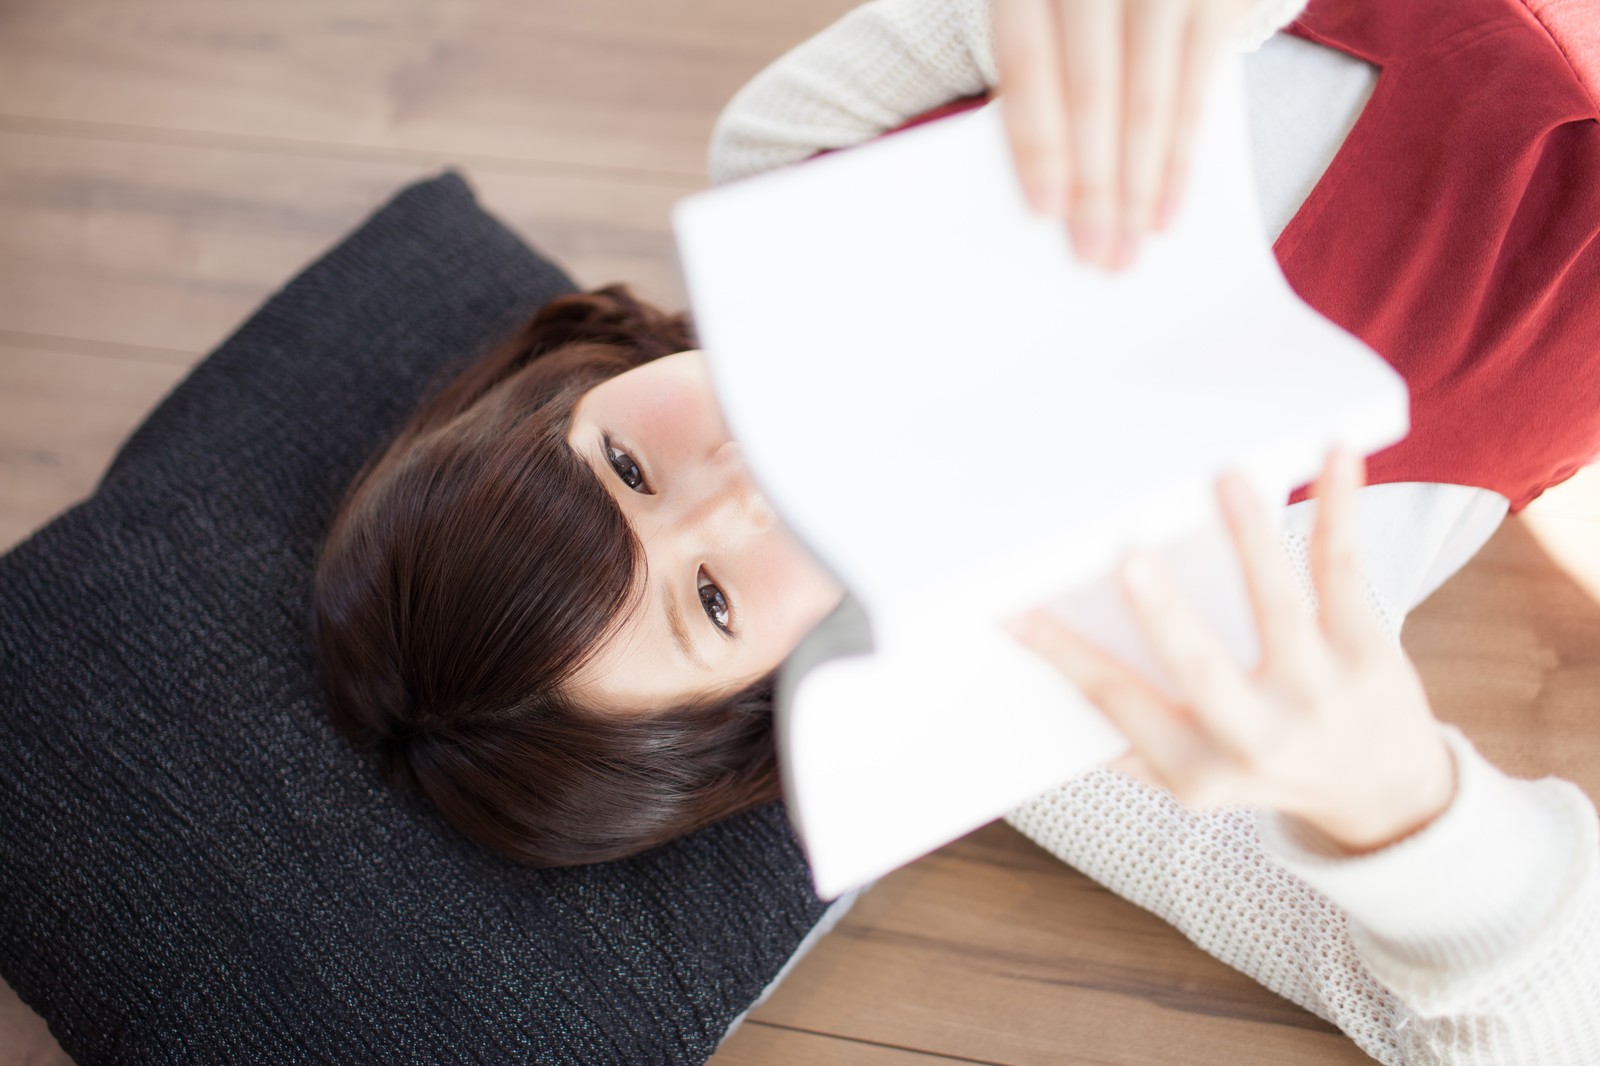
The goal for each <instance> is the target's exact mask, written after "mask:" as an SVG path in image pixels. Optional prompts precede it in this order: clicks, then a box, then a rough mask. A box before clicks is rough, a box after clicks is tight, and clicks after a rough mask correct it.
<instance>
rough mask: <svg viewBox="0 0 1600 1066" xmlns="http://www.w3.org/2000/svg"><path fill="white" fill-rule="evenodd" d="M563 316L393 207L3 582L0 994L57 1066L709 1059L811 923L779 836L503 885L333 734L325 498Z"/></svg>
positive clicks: (754, 834) (520, 266)
mask: <svg viewBox="0 0 1600 1066" xmlns="http://www.w3.org/2000/svg"><path fill="white" fill-rule="evenodd" d="M572 288H573V286H572V283H571V281H569V280H568V279H567V277H566V276H565V275H564V274H562V273H561V271H559V270H558V269H556V268H555V267H553V266H551V265H550V264H549V263H547V262H545V261H544V260H542V259H540V258H539V257H538V256H536V255H535V254H533V253H531V252H530V251H529V250H528V249H527V248H526V247H525V246H524V245H522V244H521V243H520V242H519V241H518V240H517V239H516V238H515V237H514V236H513V235H512V234H511V233H510V232H509V231H508V230H506V229H505V228H504V227H503V226H501V225H500V224H499V223H497V222H496V221H494V220H493V219H491V218H490V217H489V216H487V215H486V214H484V213H483V212H482V211H481V210H479V208H478V207H477V206H476V204H475V203H474V201H473V198H472V194H471V193H470V191H469V190H468V188H467V187H466V185H465V184H464V183H463V182H462V180H461V179H460V178H459V177H456V176H453V175H446V176H444V177H441V178H439V179H437V180H434V181H430V182H426V183H423V184H420V185H417V186H414V187H412V188H410V189H408V190H406V191H404V192H403V193H401V194H400V195H399V196H398V197H397V198H396V199H395V200H394V202H392V203H391V204H389V205H388V206H387V207H385V208H383V209H382V210H380V211H379V212H378V213H377V214H376V215H375V216H374V217H373V218H372V219H371V220H369V221H368V222H367V223H366V224H365V225H364V226H362V227H361V228H360V229H359V230H358V231H357V232H356V233H354V234H353V235H352V236H350V237H349V238H348V239H347V240H345V241H344V242H343V243H342V244H341V245H339V246H338V247H337V248H335V249H334V250H333V251H332V252H330V253H329V254H328V255H327V256H326V257H325V258H324V259H322V260H321V261H320V262H317V263H315V264H314V265H312V266H311V267H309V268H308V269H307V270H306V271H305V272H304V273H303V274H301V275H300V276H299V277H298V278H296V279H295V280H293V281H292V282H290V283H289V284H288V286H286V287H285V288H284V289H283V291H281V292H280V293H278V294H277V295H276V296H274V297H273V298H272V299H271V300H270V301H269V302H268V303H267V304H266V305H265V306H264V307H263V308H261V310H260V311H258V312H257V313H256V314H255V316H254V317H252V318H251V319H250V320H249V321H248V322H247V323H245V325H244V326H243V327H241V328H240V330H239V331H238V332H237V333H236V334H235V335H234V336H232V337H231V338H229V339H228V340H227V341H226V342H225V343H224V344H223V345H222V346H221V347H220V348H219V349H218V350H217V351H216V352H215V353H214V354H212V355H211V356H210V357H209V358H208V359H206V360H205V362H203V363H202V364H201V365H200V366H199V367H197V368H196V369H195V371H194V372H193V373H192V374H191V375H190V376H189V377H188V378H187V379H186V380H185V381H184V382H183V383H182V384H181V385H179V386H178V388H177V389H176V391H175V392H174V393H173V394H172V395H171V396H170V397H169V398H167V399H166V400H165V401H164V402H163V403H162V404H161V406H160V407H159V408H158V409H157V410H156V411H155V412H154V414H152V415H151V416H150V418H149V419H148V421H147V422H146V423H145V424H144V425H143V426H142V427H141V428H140V429H139V430H138V431H137V432H136V433H135V434H134V435H133V437H132V439H131V440H130V441H128V443H127V445H126V446H125V447H124V448H123V449H122V451H121V453H120V454H119V455H118V457H117V459H116V460H115V462H114V463H113V465H112V467H111V470H110V472H109V473H108V474H107V476H106V478H105V480H104V482H103V483H102V485H101V486H100V487H99V489H98V490H97V491H96V493H95V494H94V495H93V496H92V497H91V498H90V499H89V500H88V501H86V502H85V503H83V504H82V505H80V506H78V507H76V508H75V509H73V510H72V511H70V512H68V513H67V514H65V515H63V516H62V517H60V518H59V519H57V520H56V521H55V522H53V523H51V524H50V525H49V526H48V527H46V528H45V529H44V530H43V531H41V532H40V533H38V534H37V535H35V536H34V537H32V538H31V539H29V540H28V541H26V542H25V543H23V544H22V545H20V546H19V547H17V548H16V549H15V550H14V551H12V552H11V553H10V554H8V555H6V556H5V557H3V558H0V973H3V974H4V976H5V978H6V980H7V981H9V982H10V983H11V984H12V985H13V986H14V987H15V988H16V990H17V992H18V993H19V994H20V995H21V997H22V999H23V1001H24V1002H26V1003H28V1004H29V1005H30V1006H31V1007H33V1009H35V1010H36V1011H38V1012H39V1013H40V1014H42V1015H43V1016H44V1017H45V1018H46V1019H47V1020H48V1022H49V1023H50V1027H51V1030H52V1032H53V1033H54V1034H55V1036H56V1037H57V1039H58V1040H59V1041H60V1042H61V1045H62V1047H63V1048H64V1049H65V1050H66V1052H67V1053H68V1054H69V1055H71V1056H72V1057H73V1058H74V1059H75V1060H77V1061H78V1062H80V1063H84V1064H93V1063H113V1062H115V1063H197V1062H207V1063H212V1062H216V1063H223V1062H240V1063H274V1064H279V1063H333V1062H337V1063H404V1062H429V1063H435V1062H437V1063H448V1062H484V1061H493V1062H507V1061H519V1062H521V1061H529V1062H540V1063H583V1064H586V1066H587V1064H596V1063H626V1064H638V1063H666V1062H701V1061H704V1060H705V1059H706V1058H707V1057H708V1056H709V1055H710V1053H711V1051H712V1050H713V1049H714V1047H715V1046H716V1044H717V1042H718V1040H719V1039H720V1038H721V1036H722V1035H723V1033H724V1032H725V1031H726V1030H727V1028H728V1025H729V1023H730V1022H731V1021H732V1020H733V1019H734V1018H735V1017H736V1016H738V1015H739V1014H740V1013H741V1012H742V1011H743V1010H744V1009H745V1008H746V1007H747V1006H748V1005H749V1004H750V1003H751V1002H753V1001H754V1000H755V998H756V997H757V995H758V994H760V992H761V990H762V989H763V988H764V987H765V986H766V985H767V983H768V982H769V981H770V980H771V979H772V978H773V977H774V975H776V974H777V973H778V972H779V970H780V969H781V968H782V967H783V965H784V963H785V962H786V960H788V959H789V957H790V956H791V954H792V953H793V952H794V951H795V949H796V946H797V945H798V944H799V943H800V941H801V939H802V938H803V937H804V936H805V934H806V933H807V931H808V930H809V929H810V928H811V927H812V926H813V925H814V923H815V922H816V921H817V919H818V918H819V916H820V915H821V914H822V912H823V907H822V905H821V904H820V903H819V902H818V901H817V900H816V899H815V897H814V896H813V894H812V892H811V888H810V882H809V878H808V876H807V873H806V869H805V864H804V860H803V858H802V856H801V853H800V851H799V849H798V847H797V846H796V843H795V841H794V840H793V838H792V836H791V834H790V831H789V829H788V826H787V823H786V820H785V818H784V815H783V812H782V811H781V809H779V808H777V807H768V808H765V809H762V810H758V811H755V812H753V813H751V814H748V815H745V816H742V817H739V818H736V819H733V820H731V821H728V822H726V823H723V824H721V825H718V826H714V827H712V828H710V829H708V830H705V831H704V832H701V833H697V834H695V835H693V836H691V837H689V838H687V839H684V840H682V841H679V842H678V843H676V844H673V845H671V846H669V847H665V848H661V849H658V850H655V851H653V852H650V853H649V854H646V855H643V856H640V857H638V858H636V859H633V860H630V861H627V862H619V863H612V864H606V865H600V866H591V867H584V868H576V869H565V870H532V869H526V868H522V867H519V866H516V865H514V864H512V863H510V862H508V861H505V860H502V859H500V858H498V857H496V856H494V855H491V854H489V853H487V852H485V851H482V850H480V849H478V848H477V847H475V846H473V845H471V844H469V843H467V842H466V841H464V840H463V839H461V838H460V837H458V836H457V835H456V834H455V833H454V832H453V831H452V830H451V829H450V828H449V827H448V826H447V825H446V824H445V823H444V822H443V820H442V819H441V818H440V817H439V816H437V815H436V814H435V813H434V811H433V810H432V809H431V808H429V807H427V806H426V805H424V804H422V803H420V802H418V801H414V800H411V799H408V798H406V797H404V796H402V795H399V794H396V793H395V792H393V791H391V790H390V789H388V788H386V787H385V786H384V785H383V784H382V783H381V782H380V780H379V777H378V775H377V773H376V772H375V770H374V768H373V767H372V766H370V765H368V764H367V763H366V762H365V761H363V760H362V759H361V758H360V757H358V756H357V755H355V754H354V753H353V752H352V751H351V750H350V749H349V748H348V747H347V746H346V745H345V744H344V743H343V741H342V740H341V739H340V738H339V737H338V736H337V735H336V734H335V733H334V731H333V729H332V728H331V726H330V724H329V722H328V720H327V716H326V713H325V711H324V706H323V701H322V696H321V693H320V689H319V686H318V682H317V678H316V675H315V668H314V659H313V650H312V645H311V642H310V638H309V632H308V620H309V618H310V606H309V599H310V584H311V571H312V560H313V557H314V554H315V551H316V548H317V544H318V542H319V540H320V538H321V535H322V531H323V528H324V526H325V525H326V523H327V521H328V520H329V518H330V517H331V515H332V513H333V510H334V507H335V505H336V503H337V501H338V499H339V496H340V494H341V492H342V491H343V489H344V486H345V485H346V484H347V483H348V482H349V481H350V480H351V478H352V476H353V475H354V474H355V472H356V470H357V469H358V467H359V466H360V465H361V463H362V462H363V461H364V460H365V458H366V457H367V456H368V455H369V454H370V453H371V452H372V451H373V450H374V448H375V447H377V446H378V445H379V444H380V443H381V442H382V441H383V440H384V439H385V438H386V436H387V435H388V434H389V433H391V432H392V431H393V430H394V429H395V428H396V427H397V426H398V424H399V423H400V422H401V421H402V420H403V419H404V417H405V415H406V414H407V412H408V411H409V410H410V409H411V408H412V407H413V406H414V405H415V404H416V402H417V400H418V398H419V396H420V395H421V394H422V393H423V391H424V389H425V388H427V387H428V385H429V383H430V382H432V381H434V380H435V379H436V378H437V377H438V375H439V372H440V371H441V368H444V367H446V366H447V365H448V364H452V363H454V362H455V361H457V360H461V359H464V358H466V357H470V356H471V355H473V354H475V353H478V352H481V351H483V350H485V349H486V347H487V346H488V345H489V344H491V343H492V342H493V341H494V340H495V339H497V338H498V337H499V336H500V335H502V334H503V333H505V332H506V331H507V330H508V329H509V328H510V327H511V326H512V325H513V324H514V323H516V322H518V321H520V320H521V319H523V318H525V317H526V316H527V315H528V314H529V313H530V312H531V311H532V310H534V309H535V308H536V307H538V306H539V305H540V304H541V303H543V302H544V301H545V300H547V299H549V298H550V297H552V296H554V295H557V294H559V293H563V292H568V291H571V290H572Z"/></svg>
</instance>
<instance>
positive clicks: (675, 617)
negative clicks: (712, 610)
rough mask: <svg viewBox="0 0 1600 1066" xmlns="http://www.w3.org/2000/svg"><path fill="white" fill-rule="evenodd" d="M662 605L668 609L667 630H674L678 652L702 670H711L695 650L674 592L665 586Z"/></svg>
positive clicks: (709, 665)
mask: <svg viewBox="0 0 1600 1066" xmlns="http://www.w3.org/2000/svg"><path fill="white" fill-rule="evenodd" d="M661 603H662V605H663V606H664V607H666V609H667V628H669V629H671V630H672V640H673V643H675V644H677V645H678V650H679V651H681V652H683V657H684V658H685V659H688V660H689V661H690V662H691V663H694V664H695V665H696V666H698V667H699V668H700V669H702V670H708V671H709V670H710V669H711V664H710V663H708V662H706V661H705V660H704V659H702V658H700V656H699V654H698V653H697V652H696V651H695V650H694V642H693V641H692V640H690V639H689V627H688V626H686V625H684V622H683V612H682V611H680V610H678V601H677V600H676V599H675V598H674V597H673V595H672V590H671V589H669V588H667V587H666V585H665V584H663V585H662V587H661Z"/></svg>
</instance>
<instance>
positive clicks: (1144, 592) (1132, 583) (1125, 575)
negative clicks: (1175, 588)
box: [1122, 551, 1161, 602]
mask: <svg viewBox="0 0 1600 1066" xmlns="http://www.w3.org/2000/svg"><path fill="white" fill-rule="evenodd" d="M1122 580H1123V581H1124V582H1126V584H1127V586H1128V591H1129V592H1132V593H1133V594H1134V595H1135V596H1137V597H1138V598H1139V599H1141V600H1144V601H1147V602H1148V601H1151V600H1154V599H1155V598H1156V597H1157V596H1158V595H1160V592H1161V579H1160V577H1159V576H1158V575H1157V574H1156V566H1155V562H1154V561H1153V560H1152V559H1151V558H1150V556H1149V555H1148V554H1147V553H1145V552H1143V551H1136V552H1133V553H1132V554H1130V555H1129V556H1128V558H1127V559H1126V560H1124V561H1123V564H1122Z"/></svg>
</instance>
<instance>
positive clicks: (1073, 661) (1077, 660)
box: [1007, 611, 1206, 776]
mask: <svg viewBox="0 0 1600 1066" xmlns="http://www.w3.org/2000/svg"><path fill="white" fill-rule="evenodd" d="M1007 628H1008V629H1010V631H1011V633H1012V635H1013V636H1014V637H1016V638H1017V639H1018V640H1019V641H1021V642H1022V643H1023V645H1025V646H1026V647H1028V648H1029V649H1031V650H1032V651H1034V652H1035V653H1036V654H1038V655H1039V656H1040V657H1041V658H1043V659H1044V660H1045V662H1047V663H1049V664H1050V665H1051V666H1053V667H1055V668H1056V669H1057V670H1058V671H1060V673H1061V675H1062V676H1063V677H1065V678H1066V679H1067V680H1068V681H1070V682H1072V684H1073V685H1074V686H1075V687H1076V688H1077V689H1078V691H1079V692H1081V693H1083V695H1084V697H1085V698H1086V699H1087V700H1088V701H1089V702H1090V703H1092V704H1094V705H1095V706H1096V707H1098V708H1099V709H1100V710H1101V712H1102V713H1103V714H1104V715H1105V716H1106V717H1107V718H1108V719H1110V720H1111V723H1112V724H1113V725H1115V726H1116V727H1117V728H1118V729H1120V730H1121V731H1122V733H1123V735H1124V736H1126V737H1127V738H1128V741H1129V742H1130V743H1131V744H1132V745H1133V748H1134V750H1135V751H1136V752H1138V753H1139V754H1140V755H1141V756H1142V757H1143V758H1145V759H1146V760H1147V761H1148V762H1149V764H1150V765H1151V766H1152V767H1154V768H1155V769H1156V773H1157V775H1158V776H1159V775H1163V774H1164V773H1166V772H1175V771H1179V770H1181V768H1183V767H1185V766H1191V765H1193V764H1194V763H1195V762H1196V761H1197V760H1198V759H1201V758H1203V757H1204V756H1205V754H1206V745H1205V744H1204V743H1203V742H1202V740H1201V738H1200V736H1199V734H1198V732H1197V731H1196V729H1195V727H1194V723H1193V722H1192V721H1191V720H1190V719H1189V717H1188V716H1187V715H1186V714H1184V712H1183V710H1182V708H1180V707H1177V706H1175V705H1174V704H1173V703H1172V701H1171V700H1169V699H1168V698H1167V696H1166V695H1165V694H1163V693H1162V692H1160V691H1159V690H1157V689H1156V688H1155V686H1153V685H1151V684H1150V683H1149V682H1148V681H1146V680H1145V679H1144V678H1143V677H1141V676H1139V674H1138V673H1137V672H1135V671H1134V670H1133V669H1132V668H1131V667H1129V666H1128V665H1127V664H1126V663H1123V662H1122V661H1121V660H1119V659H1117V658H1115V657H1114V656H1112V655H1109V654H1107V653H1106V652H1105V651H1103V650H1102V649H1100V648H1098V647H1096V646H1095V645H1094V644H1091V643H1090V642H1089V641H1087V640H1084V639H1083V638H1082V637H1080V636H1079V635H1078V634H1077V633H1075V632H1074V631H1073V630H1072V629H1071V627H1069V626H1067V625H1066V624H1065V623H1064V622H1062V621H1061V620H1060V619H1059V618H1056V617H1055V616H1054V615H1051V614H1050V613H1048V612H1046V611H1030V612H1029V613H1028V614H1026V615H1023V616H1022V617H1021V618H1019V619H1017V620H1016V621H1015V622H1013V623H1012V624H1011V625H1010V626H1008V627H1007Z"/></svg>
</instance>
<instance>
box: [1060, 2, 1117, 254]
mask: <svg viewBox="0 0 1600 1066" xmlns="http://www.w3.org/2000/svg"><path fill="white" fill-rule="evenodd" d="M1060 35H1061V90H1060V91H1061V92H1062V94H1063V95H1064V97H1065V99H1066V103H1067V135H1068V138H1069V144H1070V151H1071V155H1072V194H1071V201H1070V202H1069V204H1068V205H1067V217H1068V220H1069V225H1070V228H1071V230H1072V243H1073V247H1074V249H1075V250H1076V251H1077V253H1078V257H1079V258H1080V259H1082V260H1083V261H1084V262H1087V263H1094V264H1096V265H1099V266H1103V267H1105V266H1110V265H1111V260H1112V254H1113V231H1114V227H1115V226H1116V222H1117V217H1118V215H1119V214H1120V212H1119V210H1118V206H1117V191H1118V188H1119V184H1120V183H1119V180H1118V177H1119V176H1118V173H1117V171H1118V168H1119V165H1120V161H1121V155H1122V152H1121V148H1120V142H1121V136H1120V134H1119V131H1118V127H1119V126H1120V125H1121V120H1122V76H1121V70H1122V56H1123V48H1122V13H1121V6H1120V5H1119V4H1116V3H1113V2H1111V0H1078V2H1075V3H1068V4H1065V5H1064V6H1063V9H1062V10H1061V27H1060Z"/></svg>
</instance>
